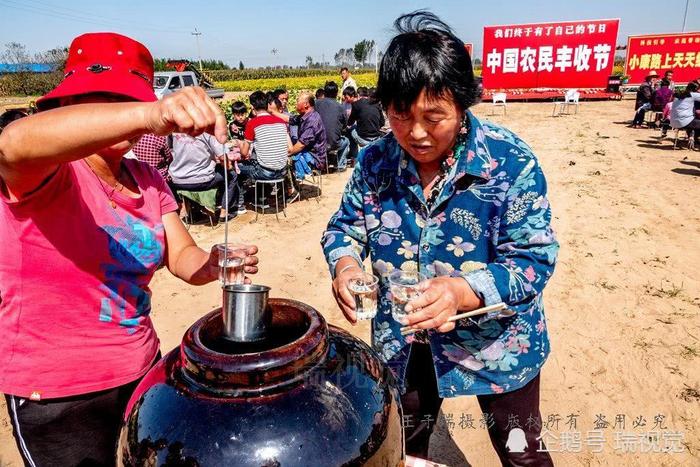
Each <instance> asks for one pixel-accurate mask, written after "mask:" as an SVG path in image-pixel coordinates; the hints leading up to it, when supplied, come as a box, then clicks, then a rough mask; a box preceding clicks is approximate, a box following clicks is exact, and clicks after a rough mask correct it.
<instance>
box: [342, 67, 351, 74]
mask: <svg viewBox="0 0 700 467" xmlns="http://www.w3.org/2000/svg"><path fill="white" fill-rule="evenodd" d="M344 71H347V72H350V70H348V67H346V66H344V67H343V68H341V69H340V72H341V73H342V72H344Z"/></svg>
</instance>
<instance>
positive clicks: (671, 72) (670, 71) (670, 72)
mask: <svg viewBox="0 0 700 467" xmlns="http://www.w3.org/2000/svg"><path fill="white" fill-rule="evenodd" d="M669 74H673V70H666V73H664V76H668V75H669Z"/></svg>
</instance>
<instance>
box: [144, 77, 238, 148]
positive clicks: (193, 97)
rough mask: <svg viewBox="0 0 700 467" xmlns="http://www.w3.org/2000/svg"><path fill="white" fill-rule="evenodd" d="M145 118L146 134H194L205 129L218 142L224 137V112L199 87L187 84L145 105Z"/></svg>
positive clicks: (222, 142) (224, 140)
mask: <svg viewBox="0 0 700 467" xmlns="http://www.w3.org/2000/svg"><path fill="white" fill-rule="evenodd" d="M145 118H146V124H145V127H146V128H147V129H148V131H147V133H154V134H156V135H163V136H164V135H168V134H170V133H173V132H175V133H185V134H188V135H190V136H198V135H201V134H202V133H204V132H207V133H209V134H212V135H214V136H215V137H216V139H217V140H218V141H219V142H220V143H221V144H224V143H225V142H226V140H227V130H226V117H225V116H224V113H223V112H222V110H221V108H220V107H219V106H218V105H217V104H216V103H215V102H214V101H213V100H211V98H210V97H209V96H207V93H206V92H204V89H202V88H201V87H199V86H187V87H185V88H183V89H181V90H180V91H178V92H175V93H173V94H169V95H167V96H165V97H164V98H163V99H162V100H160V101H158V102H153V103H151V104H148V107H147V110H146V114H145Z"/></svg>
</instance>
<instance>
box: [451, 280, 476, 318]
mask: <svg viewBox="0 0 700 467" xmlns="http://www.w3.org/2000/svg"><path fill="white" fill-rule="evenodd" d="M453 279H455V284H458V288H459V291H460V295H459V297H460V301H459V311H471V310H475V309H477V308H480V307H482V306H483V300H482V299H481V298H480V297H479V295H477V293H476V292H474V289H472V287H471V285H469V282H467V281H466V280H464V279H463V278H461V277H454V278H453Z"/></svg>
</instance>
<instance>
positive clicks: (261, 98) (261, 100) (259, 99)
mask: <svg viewBox="0 0 700 467" xmlns="http://www.w3.org/2000/svg"><path fill="white" fill-rule="evenodd" d="M267 103H268V99H267V94H265V93H264V92H262V91H255V92H254V93H253V94H251V95H250V105H251V106H253V109H255V110H267Z"/></svg>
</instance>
